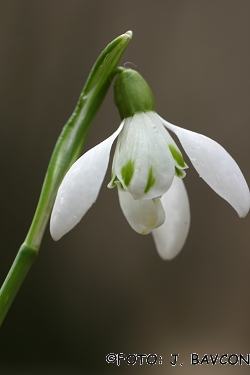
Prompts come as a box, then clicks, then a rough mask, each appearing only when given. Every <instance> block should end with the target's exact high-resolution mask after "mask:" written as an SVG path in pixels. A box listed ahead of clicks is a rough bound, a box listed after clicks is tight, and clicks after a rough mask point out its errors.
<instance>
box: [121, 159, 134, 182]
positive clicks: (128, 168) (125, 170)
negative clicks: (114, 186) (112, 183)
mask: <svg viewBox="0 0 250 375" xmlns="http://www.w3.org/2000/svg"><path fill="white" fill-rule="evenodd" d="M133 174H134V162H133V161H132V160H129V161H128V162H127V164H126V165H124V167H122V179H123V181H124V184H125V185H126V186H128V185H129V183H130V181H131V179H132V177H133Z"/></svg>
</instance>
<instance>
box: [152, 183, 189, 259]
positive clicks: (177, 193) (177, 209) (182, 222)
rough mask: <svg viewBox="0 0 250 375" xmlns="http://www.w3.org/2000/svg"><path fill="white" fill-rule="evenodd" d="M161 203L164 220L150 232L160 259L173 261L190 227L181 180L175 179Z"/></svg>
mask: <svg viewBox="0 0 250 375" xmlns="http://www.w3.org/2000/svg"><path fill="white" fill-rule="evenodd" d="M161 202H162V205H163V208H164V210H165V215H166V219H165V222H164V224H163V225H162V226H160V227H159V228H157V229H154V230H153V231H152V235H153V238H154V241H155V245H156V248H157V251H158V253H159V255H160V256H161V258H162V259H164V260H170V259H173V258H174V257H175V256H176V255H177V254H179V252H180V251H181V249H182V247H183V246H184V243H185V241H186V238H187V235H188V231H189V226H190V208H189V201H188V195H187V191H186V188H185V185H184V183H183V180H182V179H180V178H178V177H175V178H174V181H173V184H172V186H171V188H170V189H169V190H168V191H167V192H166V193H165V194H164V195H163V196H162V198H161Z"/></svg>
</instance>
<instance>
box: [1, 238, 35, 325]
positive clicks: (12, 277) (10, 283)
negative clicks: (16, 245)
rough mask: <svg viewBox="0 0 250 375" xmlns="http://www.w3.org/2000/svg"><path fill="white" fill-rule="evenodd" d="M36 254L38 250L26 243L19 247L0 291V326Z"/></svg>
mask: <svg viewBox="0 0 250 375" xmlns="http://www.w3.org/2000/svg"><path fill="white" fill-rule="evenodd" d="M37 254H38V250H36V249H33V248H32V247H30V246H29V245H27V244H26V243H23V244H22V246H21V247H20V249H19V251H18V253H17V256H16V258H15V260H14V262H13V264H12V267H11V269H10V270H9V273H8V275H7V277H6V279H5V281H4V283H3V285H2V288H1V290H0V326H1V324H2V322H3V320H4V318H5V316H6V314H7V312H8V310H9V308H10V306H11V304H12V302H13V300H14V298H15V296H16V294H17V292H18V290H19V288H20V286H21V285H22V283H23V281H24V279H25V277H26V275H27V273H28V272H29V269H30V267H31V266H32V264H33V262H34V260H35V259H36V256H37Z"/></svg>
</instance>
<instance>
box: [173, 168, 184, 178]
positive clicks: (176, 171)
mask: <svg viewBox="0 0 250 375" xmlns="http://www.w3.org/2000/svg"><path fill="white" fill-rule="evenodd" d="M175 175H176V176H177V177H180V178H183V177H185V176H186V172H185V171H183V170H182V169H178V168H177V167H175Z"/></svg>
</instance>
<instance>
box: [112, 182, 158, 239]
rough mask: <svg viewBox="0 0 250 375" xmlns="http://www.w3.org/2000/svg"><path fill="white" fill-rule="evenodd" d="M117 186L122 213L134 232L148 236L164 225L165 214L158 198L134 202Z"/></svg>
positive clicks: (128, 194) (129, 195)
mask: <svg viewBox="0 0 250 375" xmlns="http://www.w3.org/2000/svg"><path fill="white" fill-rule="evenodd" d="M117 186H118V195H119V201H120V205H121V209H122V212H123V214H124V216H125V217H126V219H127V220H128V222H129V224H130V225H131V227H132V228H133V229H134V230H135V231H136V232H138V233H140V234H148V233H150V232H151V231H152V229H154V228H157V227H158V226H159V225H162V224H163V223H164V220H165V213H164V210H163V207H162V204H161V201H160V198H154V199H147V200H142V199H136V200H135V199H134V198H133V196H132V195H131V194H130V193H129V192H128V191H125V190H123V189H122V188H121V187H120V184H118V185H117Z"/></svg>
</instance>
